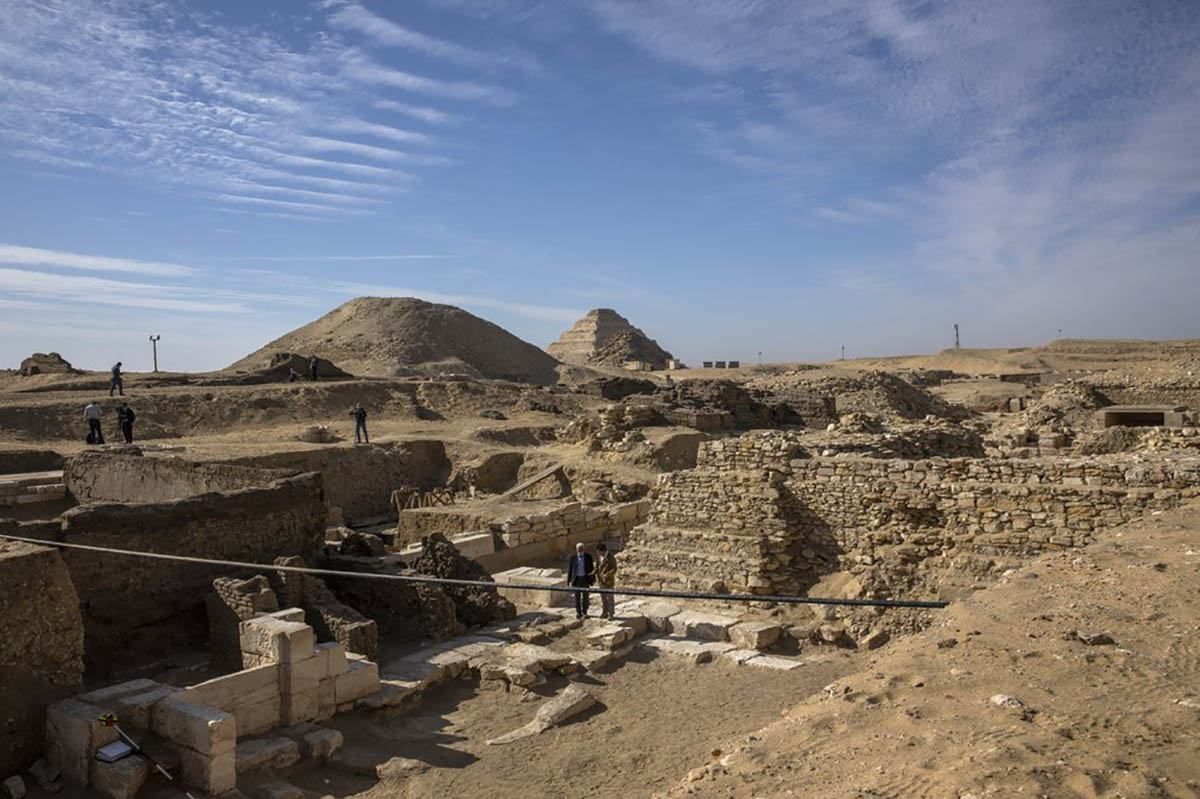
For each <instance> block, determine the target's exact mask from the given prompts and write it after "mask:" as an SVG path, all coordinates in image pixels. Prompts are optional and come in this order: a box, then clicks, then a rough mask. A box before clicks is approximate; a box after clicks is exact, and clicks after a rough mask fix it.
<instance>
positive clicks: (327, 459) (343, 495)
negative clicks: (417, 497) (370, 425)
mask: <svg viewBox="0 0 1200 799" xmlns="http://www.w3.org/2000/svg"><path fill="white" fill-rule="evenodd" d="M231 463H235V464H239V465H243V466H256V467H260V468H268V469H287V470H290V471H293V472H320V473H321V474H322V475H323V476H324V478H325V496H326V498H327V499H328V502H329V507H330V513H331V516H333V517H334V519H335V520H336V519H337V517H338V515H339V513H340V515H341V517H342V518H344V519H346V520H361V519H367V518H370V517H374V516H392V515H394V514H393V511H392V507H391V497H392V491H394V490H396V489H397V488H400V487H401V486H405V485H410V486H416V487H418V488H423V489H429V488H435V487H438V486H443V485H445V484H446V481H447V480H449V479H450V472H451V464H450V459H449V458H448V457H447V456H446V448H445V446H444V445H443V444H442V442H440V441H405V442H397V443H389V444H372V445H370V446H365V447H364V446H344V447H340V446H339V447H326V448H323V449H309V450H300V451H293V452H277V453H272V454H269V455H255V456H251V457H246V458H238V459H236V460H234V461H231Z"/></svg>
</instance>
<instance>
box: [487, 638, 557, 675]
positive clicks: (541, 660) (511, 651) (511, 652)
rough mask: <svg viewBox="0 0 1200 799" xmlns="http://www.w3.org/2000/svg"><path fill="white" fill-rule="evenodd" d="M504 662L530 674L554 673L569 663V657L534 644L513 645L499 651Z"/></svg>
mask: <svg viewBox="0 0 1200 799" xmlns="http://www.w3.org/2000/svg"><path fill="white" fill-rule="evenodd" d="M500 656H501V657H502V658H504V660H505V661H506V662H507V663H508V664H510V665H512V666H516V667H518V668H523V669H526V670H528V671H531V672H539V671H554V670H555V669H558V668H561V667H563V666H565V665H567V664H568V663H570V662H571V656H570V655H568V654H564V653H562V652H555V651H554V650H553V649H549V648H547V647H544V646H537V645H535V644H513V645H512V646H507V647H505V648H504V649H502V650H500Z"/></svg>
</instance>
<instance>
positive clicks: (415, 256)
mask: <svg viewBox="0 0 1200 799" xmlns="http://www.w3.org/2000/svg"><path fill="white" fill-rule="evenodd" d="M457 257H458V256H456V255H444V254H432V253H399V254H395V255H238V256H231V257H228V258H222V259H221V260H225V261H280V262H285V263H294V262H300V261H433V260H442V259H447V258H457ZM271 274H276V273H271Z"/></svg>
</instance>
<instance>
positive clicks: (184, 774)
mask: <svg viewBox="0 0 1200 799" xmlns="http://www.w3.org/2000/svg"><path fill="white" fill-rule="evenodd" d="M235 752H236V750H235V749H234V747H232V746H231V747H229V748H228V749H227V750H225V751H222V752H218V753H216V754H213V755H206V754H201V753H200V752H197V751H195V750H193V749H189V748H187V747H186V746H185V747H181V748H180V750H179V772H180V774H179V776H180V779H181V780H182V782H183V784H184V785H186V786H188V788H191V789H193V790H194V791H202V792H204V793H207V794H212V795H216V794H221V793H225V792H226V791H232V790H233V789H234V788H236V787H237V757H236V755H235Z"/></svg>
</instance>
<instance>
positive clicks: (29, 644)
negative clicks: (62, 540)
mask: <svg viewBox="0 0 1200 799" xmlns="http://www.w3.org/2000/svg"><path fill="white" fill-rule="evenodd" d="M0 532H12V533H13V534H14V535H25V534H26V533H27V532H28V531H26V530H22V529H19V528H17V527H16V526H15V525H14V526H12V529H11V530H9V529H8V528H5V527H0ZM82 678H83V624H82V621H81V620H80V617H79V598H78V597H77V596H76V594H75V587H74V586H73V585H72V583H71V578H70V576H69V575H68V573H67V567H66V566H65V565H64V564H63V560H62V558H61V557H60V556H59V554H58V552H57V551H55V550H53V549H47V548H46V547H39V546H31V545H29V544H17V543H10V542H5V541H0V775H2V776H7V775H9V774H16V773H19V772H21V771H23V770H25V769H26V768H28V767H29V766H30V765H31V764H32V763H33V762H34V761H35V760H37V758H38V757H39V756H40V754H41V752H42V749H43V746H44V741H45V730H46V712H45V711H46V705H48V704H50V703H52V702H55V701H57V700H59V699H61V698H62V697H64V696H66V695H68V694H71V693H74V692H75V691H76V690H78V688H79V686H80V683H81V682H82Z"/></svg>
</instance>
